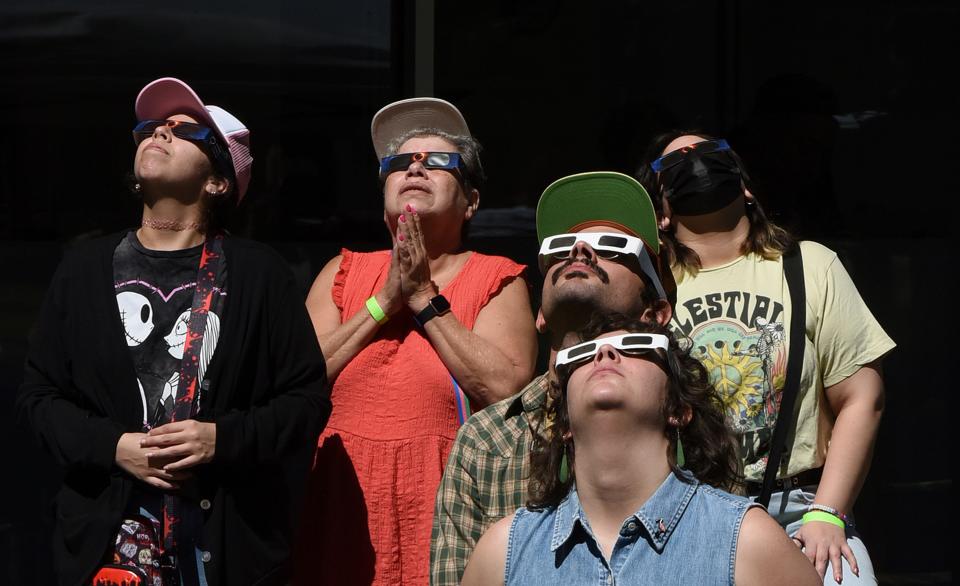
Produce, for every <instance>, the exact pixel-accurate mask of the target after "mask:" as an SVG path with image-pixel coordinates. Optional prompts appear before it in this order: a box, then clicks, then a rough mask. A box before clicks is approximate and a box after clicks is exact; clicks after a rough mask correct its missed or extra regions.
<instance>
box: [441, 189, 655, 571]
mask: <svg viewBox="0 0 960 586" xmlns="http://www.w3.org/2000/svg"><path fill="white" fill-rule="evenodd" d="M537 238H538V240H539V242H540V244H541V248H540V255H539V261H540V263H539V264H540V270H541V271H542V272H543V275H544V282H543V292H542V305H541V308H540V311H539V313H538V315H537V329H538V331H540V332H541V333H547V334H548V335H549V336H550V348H551V352H550V360H549V364H550V365H551V366H550V369H549V370H548V372H545V373H543V374H541V375H540V376H538V377H536V378H535V379H533V381H531V382H530V384H528V385H527V386H526V387H525V388H524V389H523V390H521V391H520V392H519V393H518V394H516V395H514V396H513V397H510V398H508V399H506V400H503V401H500V402H499V403H495V404H493V405H491V406H489V407H487V408H486V409H484V410H483V411H481V412H479V413H477V414H476V415H474V416H473V417H471V418H470V419H469V420H468V421H467V422H466V423H465V424H464V425H463V426H462V427H461V428H460V431H459V433H458V434H457V440H456V443H455V444H454V446H453V450H452V451H451V453H450V457H449V459H448V461H447V467H446V470H445V471H444V475H443V479H442V481H441V483H440V489H439V490H438V492H437V501H436V507H435V509H434V518H433V535H432V539H431V551H430V566H431V574H430V580H431V584H433V585H434V586H440V585H453V584H459V582H460V578H461V577H462V575H463V570H464V568H465V566H466V563H467V560H468V558H469V557H470V553H471V552H472V551H473V548H474V546H475V545H476V543H477V541H478V540H479V539H480V536H481V535H483V532H484V531H485V530H486V529H487V528H488V527H489V526H490V525H492V524H493V523H495V522H496V521H497V520H499V519H501V518H503V517H505V516H506V515H508V514H510V513H512V512H514V511H515V510H516V509H517V508H519V507H521V506H523V504H524V503H525V502H526V499H527V479H528V477H529V453H530V448H531V446H532V445H533V440H534V434H535V433H542V431H543V430H544V429H545V426H546V425H549V423H546V422H544V421H543V411H544V400H545V397H546V392H547V387H548V382H549V379H548V377H550V376H553V374H552V368H553V366H552V365H553V362H554V358H555V356H556V352H557V350H558V349H560V348H561V347H562V345H563V339H564V336H565V335H566V334H567V333H568V332H573V331H577V330H579V329H581V328H582V327H583V326H584V325H585V324H586V321H587V320H588V319H589V317H590V315H591V314H593V313H594V312H618V313H623V314H626V315H630V316H635V317H637V318H639V319H642V320H646V321H649V322H651V323H652V322H655V323H658V324H661V325H663V324H666V323H668V322H669V321H670V318H671V316H672V315H673V312H672V308H671V305H670V302H669V301H668V299H667V294H666V292H665V289H664V287H663V284H662V283H661V277H666V278H667V279H669V280H670V283H671V284H672V278H671V277H670V273H669V271H667V272H666V274H662V273H661V271H660V270H659V252H660V246H659V241H658V239H657V225H656V216H655V215H654V211H653V204H652V203H651V201H650V197H649V195H647V192H646V191H645V190H644V189H643V187H642V186H641V185H640V184H639V183H638V182H637V181H635V180H634V179H633V178H631V177H628V176H626V175H622V174H620V173H613V172H593V173H581V174H577V175H571V176H568V177H564V178H562V179H558V180H557V181H555V182H553V183H552V184H551V185H550V186H549V187H547V189H546V190H544V192H543V194H542V195H541V197H540V202H539V204H538V205H537ZM668 289H669V290H671V291H672V289H673V288H672V287H668Z"/></svg>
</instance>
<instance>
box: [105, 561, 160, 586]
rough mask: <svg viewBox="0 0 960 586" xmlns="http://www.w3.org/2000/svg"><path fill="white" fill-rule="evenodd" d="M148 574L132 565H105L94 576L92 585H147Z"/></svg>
mask: <svg viewBox="0 0 960 586" xmlns="http://www.w3.org/2000/svg"><path fill="white" fill-rule="evenodd" d="M146 583H147V576H146V575H145V574H144V573H143V572H142V571H141V570H139V569H138V568H133V567H130V566H113V565H110V566H104V567H102V568H100V570H99V571H98V572H97V574H96V575H95V576H94V577H93V582H92V586H146Z"/></svg>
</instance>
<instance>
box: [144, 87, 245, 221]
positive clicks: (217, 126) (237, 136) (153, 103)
mask: <svg viewBox="0 0 960 586" xmlns="http://www.w3.org/2000/svg"><path fill="white" fill-rule="evenodd" d="M134 109H135V111H136V113H137V120H165V119H166V118H167V117H168V116H173V115H175V114H187V115H190V116H193V117H194V118H196V119H197V121H198V122H201V123H203V124H205V125H207V126H209V127H210V128H212V129H213V130H214V131H215V132H216V133H217V136H218V137H219V138H220V141H221V142H222V144H223V145H224V146H226V147H227V150H228V151H229V152H230V164H231V165H232V167H233V175H234V177H235V178H236V181H237V186H236V187H237V203H239V202H240V200H241V199H243V196H244V194H245V193H246V192H247V186H248V185H249V184H250V169H251V167H252V166H253V156H252V155H251V154H250V131H249V130H247V127H246V126H244V125H243V122H240V121H239V120H237V118H236V117H235V116H234V115H233V114H231V113H230V112H227V111H226V110H224V109H223V108H220V107H219V106H208V105H205V104H204V103H203V101H202V100H200V97H199V96H198V95H197V94H196V92H194V91H193V90H192V89H191V88H190V86H188V85H187V84H185V83H184V82H182V81H180V80H179V79H176V78H173V77H161V78H160V79H157V80H154V81H151V82H150V83H148V84H147V85H146V86H144V88H143V89H142V90H140V95H138V96H137V102H136V106H135V107H134Z"/></svg>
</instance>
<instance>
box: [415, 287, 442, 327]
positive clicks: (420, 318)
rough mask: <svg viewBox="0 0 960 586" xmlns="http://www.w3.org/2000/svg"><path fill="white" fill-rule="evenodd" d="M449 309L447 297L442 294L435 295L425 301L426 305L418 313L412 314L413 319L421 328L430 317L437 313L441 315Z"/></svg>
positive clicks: (435, 315)
mask: <svg viewBox="0 0 960 586" xmlns="http://www.w3.org/2000/svg"><path fill="white" fill-rule="evenodd" d="M448 311H450V302H449V301H447V298H446V297H444V296H443V295H436V296H434V297H433V298H432V299H430V301H429V302H428V303H427V306H426V307H424V308H423V309H421V310H420V312H419V313H417V314H416V315H414V316H413V319H415V320H416V321H417V325H419V326H420V327H421V328H422V327H423V326H424V325H425V324H426V323H427V322H428V321H430V320H431V319H433V318H435V317H437V316H438V315H443V314H444V313H447V312H448Z"/></svg>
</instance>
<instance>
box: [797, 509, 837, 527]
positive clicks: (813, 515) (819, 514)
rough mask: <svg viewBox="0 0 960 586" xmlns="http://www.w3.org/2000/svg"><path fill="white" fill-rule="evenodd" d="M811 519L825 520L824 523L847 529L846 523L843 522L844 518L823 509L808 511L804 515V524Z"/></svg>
mask: <svg viewBox="0 0 960 586" xmlns="http://www.w3.org/2000/svg"><path fill="white" fill-rule="evenodd" d="M810 521H823V522H824V523H830V524H831V525H836V526H837V527H839V528H841V529H846V523H844V522H843V519H841V518H840V517H837V516H836V515H832V514H830V513H825V512H823V511H810V512H809V513H806V514H805V515H804V516H803V524H804V525H806V524H807V523H809V522H810Z"/></svg>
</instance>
